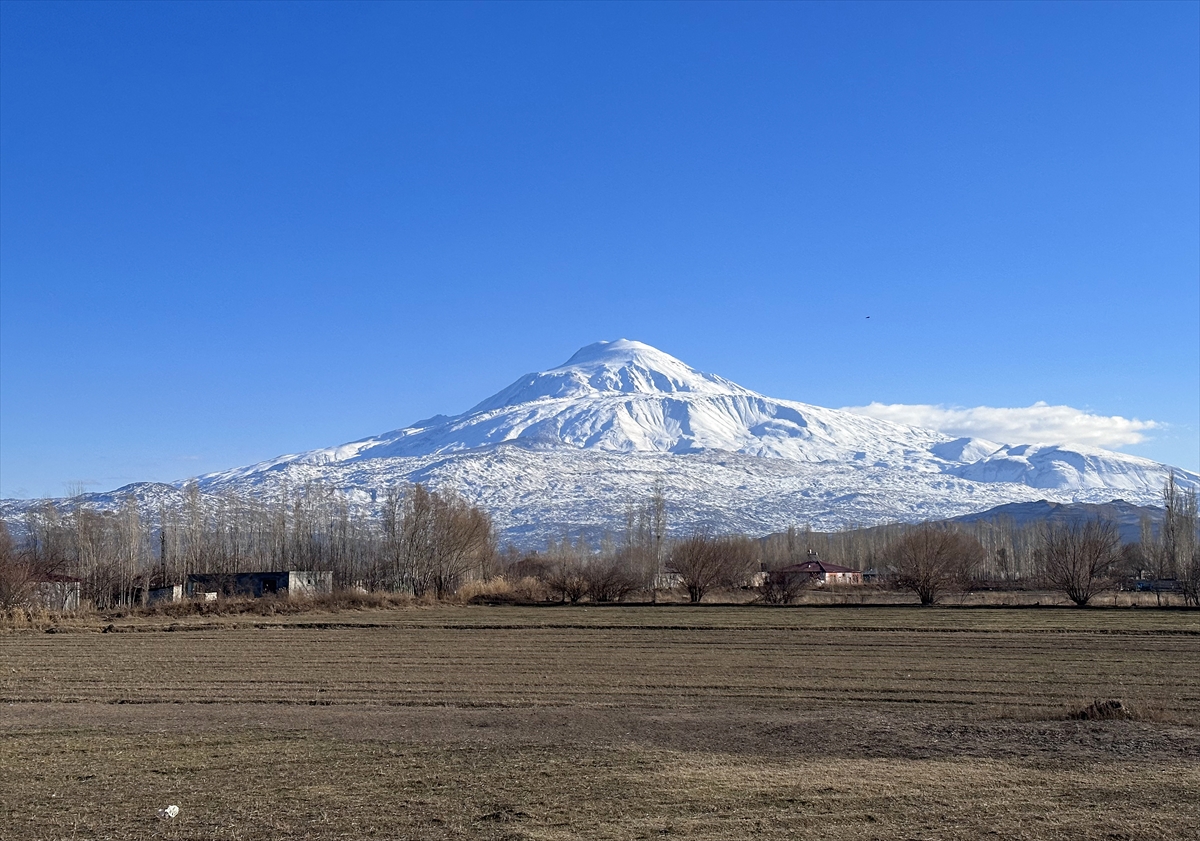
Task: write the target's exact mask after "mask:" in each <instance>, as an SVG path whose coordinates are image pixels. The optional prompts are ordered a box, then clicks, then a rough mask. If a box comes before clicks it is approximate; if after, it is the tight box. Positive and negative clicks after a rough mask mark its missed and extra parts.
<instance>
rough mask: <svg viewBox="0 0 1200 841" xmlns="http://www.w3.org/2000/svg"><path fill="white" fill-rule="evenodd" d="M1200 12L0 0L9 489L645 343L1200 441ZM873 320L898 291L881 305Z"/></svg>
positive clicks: (726, 364)
mask: <svg viewBox="0 0 1200 841" xmlns="http://www.w3.org/2000/svg"><path fill="white" fill-rule="evenodd" d="M1198 277H1200V5H1198V4H1197V3H1183V2H1180V3H1162V4H1156V3H1150V2H1138V3H1127V4H1108V3H1057V4H1038V3H1019V4H1011V5H1010V4H1001V3H985V4H970V3H939V4H930V5H925V4H913V5H905V4H900V3H878V4H864V5H856V4H851V3H837V4H820V3H797V4H761V5H759V4H753V3H736V4H720V3H685V4H671V3H658V4H629V3H625V4H620V3H601V4H585V3H570V4H550V3H535V4H501V3H489V4H478V5H477V4H467V3H447V4H433V5H422V4H413V3H405V4H395V5H388V4H382V3H364V4H352V3H337V4H321V3H297V4H282V3H281V4H273V3H265V2H259V3H246V4H238V3H196V4H189V3H133V4H107V3H66V4H57V3H48V2H38V3H15V2H3V3H2V5H0V495H3V496H42V495H61V494H62V493H63V492H64V490H65V489H66V487H67V485H68V483H72V482H85V483H89V485H90V487H92V488H93V489H97V490H100V489H108V488H112V487H116V486H118V485H120V484H124V483H126V482H130V481H135V480H143V479H146V480H148V479H157V480H174V479H180V478H184V477H187V476H190V475H194V474H198V473H202V472H206V471H211V470H217V469H224V468H229V467H233V466H236V465H240V464H245V463H249V462H253V461H257V460H260V459H264V458H268V457H271V456H275V455H278V454H280V453H285V452H297V451H301V450H305V449H310V448H314V447H319V446H326V445H332V444H336V443H340V442H343V441H348V440H352V439H355V438H360V437H363V436H367V435H371V434H375V433H379V432H383V431H385V430H388V429H394V428H397V427H400V426H404V425H406V424H408V423H409V422H411V421H413V420H416V419H418V418H422V417H425V416H428V415H432V414H435V413H439V412H442V413H447V414H450V413H456V412H459V411H462V410H464V409H466V408H468V407H469V406H470V405H472V404H474V403H475V402H477V401H478V400H480V399H482V398H483V397H485V396H487V395H489V394H491V393H492V392H494V391H497V390H499V389H500V388H501V387H503V386H504V385H506V384H507V383H508V382H510V381H511V380H513V379H515V378H516V377H517V376H518V375H520V374H522V373H524V372H526V371H531V370H540V369H544V368H547V367H551V366H553V365H556V364H559V363H561V362H562V361H564V360H565V359H566V358H567V357H568V356H570V355H571V353H572V352H574V351H575V350H576V349H577V348H578V347H579V346H581V345H584V344H588V343H591V342H594V341H597V340H599V339H613V338H618V337H622V336H624V337H628V338H633V339H639V340H641V341H645V342H648V343H650V344H653V345H655V346H657V347H660V348H662V349H663V350H666V351H667V352H669V353H672V354H674V355H675V356H678V357H680V358H681V359H683V360H685V361H686V362H688V363H689V364H692V365H693V366H695V367H698V368H700V369H702V370H707V371H712V372H715V373H719V374H721V375H723V376H726V377H729V378H731V379H733V380H736V381H738V382H740V383H742V384H743V385H746V386H748V387H751V388H754V389H756V390H758V391H761V392H764V393H767V394H770V395H772V396H775V397H783V398H789V399H794V400H801V401H805V402H809V403H816V404H819V405H824V406H834V407H836V406H846V405H861V404H864V403H868V402H871V401H881V402H885V403H912V404H926V403H928V404H945V405H947V406H963V407H975V406H994V407H1021V406H1029V405H1030V404H1032V403H1033V402H1035V401H1039V400H1044V401H1048V402H1050V403H1052V404H1063V405H1069V406H1074V407H1077V408H1080V409H1085V410H1087V411H1089V412H1093V413H1098V414H1102V415H1120V416H1124V417H1129V418H1133V417H1136V418H1140V419H1143V420H1144V419H1152V420H1155V421H1158V422H1160V423H1163V424H1167V425H1168V426H1165V427H1163V428H1161V429H1159V430H1155V431H1154V433H1153V434H1152V436H1151V440H1149V441H1148V442H1146V443H1143V444H1139V445H1135V446H1132V447H1128V448H1126V450H1127V451H1128V452H1134V453H1138V454H1141V455H1146V456H1149V457H1152V458H1157V459H1159V460H1163V461H1168V462H1170V463H1173V464H1176V465H1179V466H1182V467H1186V468H1189V469H1193V470H1195V469H1197V468H1198V467H1200V452H1198V450H1200V443H1198V441H1200V438H1198V435H1200V432H1198V427H1200V280H1198ZM868 315H869V316H870V319H869V320H868V319H867V318H866V316H868Z"/></svg>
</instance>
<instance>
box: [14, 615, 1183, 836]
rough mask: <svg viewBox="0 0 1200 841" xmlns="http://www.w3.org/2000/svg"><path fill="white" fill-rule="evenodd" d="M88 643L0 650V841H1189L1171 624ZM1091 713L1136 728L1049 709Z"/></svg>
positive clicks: (292, 628) (1065, 621) (180, 630)
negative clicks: (1099, 704) (1095, 703)
mask: <svg viewBox="0 0 1200 841" xmlns="http://www.w3.org/2000/svg"><path fill="white" fill-rule="evenodd" d="M101 629H102V628H101V625H99V624H96V623H94V622H93V623H88V622H86V621H79V622H76V623H74V624H72V623H63V625H62V626H61V628H60V630H61V632H60V633H54V634H48V633H44V632H42V631H37V630H23V631H8V632H0V839H5V841H7V839H13V840H14V841H16V839H21V841H25V839H62V838H71V839H104V838H113V839H126V838H138V839H140V838H173V839H259V838H262V839H308V838H311V839H357V838H377V839H384V838H387V839H392V838H397V839H400V838H411V839H469V838H488V839H635V838H663V837H675V838H696V839H738V838H747V839H749V838H765V839H783V838H813V839H817V838H820V839H831V841H842V839H975V838H1004V839H1042V838H1051V839H1053V838H1061V839H1143V838H1146V839H1156V838H1157V839H1175V838H1178V839H1194V838H1196V837H1198V836H1200V797H1198V795H1197V792H1200V614H1197V613H1195V612H1190V613H1189V612H1183V611H1146V610H1086V611H1079V610H1060V609H1013V610H999V609H974V608H944V609H928V610H925V609H919V608H903V607H871V608H834V607H829V608H820V607H803V608H790V609H787V608H785V609H771V608H746V607H727V608H721V607H702V608H688V607H682V606H680V607H658V608H627V607H604V608H596V607H591V608H585V607H575V608H565V607H549V608H507V607H495V608H488V607H441V608H408V609H402V610H390V611H376V612H343V613H331V614H296V615H291V616H282V617H251V616H245V615H243V616H238V617H233V618H220V617H216V618H214V617H188V618H185V619H170V618H164V617H150V618H140V619H139V618H130V619H124V620H117V621H115V622H113V624H112V626H111V627H110V628H109V632H107V633H101V632H100V631H101ZM1097 698H1121V699H1123V700H1124V701H1125V702H1126V704H1127V705H1128V706H1129V707H1130V708H1131V709H1132V710H1133V711H1134V713H1135V716H1136V717H1135V718H1134V719H1133V720H1112V721H1087V720H1070V719H1068V717H1067V716H1068V713H1070V712H1071V711H1072V710H1076V709H1079V708H1081V707H1083V706H1084V705H1086V704H1087V703H1089V702H1091V701H1092V700H1094V699H1097ZM170 803H175V804H178V805H179V806H180V809H181V812H180V815H179V816H178V817H177V818H175V819H174V820H171V821H160V820H158V819H157V818H156V817H155V810H156V809H157V808H159V807H161V806H165V805H167V804H170Z"/></svg>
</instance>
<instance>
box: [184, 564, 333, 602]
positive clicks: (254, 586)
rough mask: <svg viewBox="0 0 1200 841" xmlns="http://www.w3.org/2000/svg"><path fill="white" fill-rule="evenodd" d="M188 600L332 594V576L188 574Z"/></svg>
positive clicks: (298, 573) (292, 572)
mask: <svg viewBox="0 0 1200 841" xmlns="http://www.w3.org/2000/svg"><path fill="white" fill-rule="evenodd" d="M183 591H184V593H185V594H186V596H187V597H188V598H191V599H195V598H206V597H215V596H217V595H222V596H250V597H253V598H256V599H257V598H262V597H263V596H273V595H280V596H286V597H288V598H294V597H303V596H317V595H322V594H324V593H331V592H333V573H332V572H314V571H312V570H288V571H283V572H237V573H232V574H229V575H217V574H197V575H189V576H188V577H187V582H186V583H185V584H184V585H183Z"/></svg>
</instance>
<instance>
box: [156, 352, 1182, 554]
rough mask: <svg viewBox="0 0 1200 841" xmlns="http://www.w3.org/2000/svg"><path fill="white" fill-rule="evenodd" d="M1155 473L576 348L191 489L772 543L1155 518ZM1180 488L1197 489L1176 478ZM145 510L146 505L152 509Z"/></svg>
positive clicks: (665, 359)
mask: <svg viewBox="0 0 1200 841" xmlns="http://www.w3.org/2000/svg"><path fill="white" fill-rule="evenodd" d="M1167 470H1168V468H1167V467H1165V466H1164V465H1161V464H1158V463H1156V462H1152V461H1149V460H1146V459H1142V458H1137V457H1135V456H1129V455H1125V454H1122V453H1115V452H1109V451H1106V450H1098V449H1087V448H1067V447H1062V446H1051V445H1039V444H1022V445H1006V444H1000V443H996V442H992V441H986V440H983V439H978V438H957V439H956V438H952V437H950V436H948V435H944V434H942V433H939V432H936V431H934V430H929V429H921V428H917V427H910V426H902V425H899V424H895V423H891V422H889V421H884V420H878V419H875V418H868V417H864V416H860V415H856V414H852V413H849V412H844V411H838V410H835V409H825V408H822V407H819V406H810V405H807V404H804V403H797V402H793V401H788V400H777V399H773V398H769V397H765V396H763V395H761V394H758V393H756V392H753V391H751V390H749V389H746V388H743V387H742V386H739V385H737V384H736V383H733V382H730V381H729V380H726V379H723V378H721V377H718V376H714V375H712V374H705V373H701V372H699V371H696V370H694V369H692V368H690V367H689V366H687V365H686V364H684V363H683V362H681V361H680V360H678V359H676V358H674V357H672V356H670V355H668V354H666V353H663V352H662V351H660V350H657V349H655V348H653V347H650V346H649V345H645V344H642V343H640V342H633V341H627V340H624V339H622V340H620V341H615V342H598V343H596V344H593V345H589V346H587V347H585V348H583V349H582V350H580V351H579V352H578V353H576V354H575V355H574V356H572V357H571V358H570V359H569V360H567V362H566V363H564V364H563V365H561V366H559V367H557V368H552V369H550V370H548V371H543V372H541V373H534V374H528V375H526V376H523V377H521V378H519V379H518V380H517V381H516V382H514V383H513V384H512V385H510V386H508V387H507V388H505V389H503V390H502V391H500V392H498V393H497V394H495V395H493V396H492V397H489V398H488V399H486V400H484V401H482V402H480V403H479V404H477V405H476V406H475V407H473V408H472V409H470V410H468V411H467V412H464V413H463V414H461V415H457V416H454V417H447V416H438V417H434V418H430V419H428V420H425V421H421V422H418V423H416V424H413V425H412V426H408V427H405V428H403V429H398V430H395V431H393V432H389V433H385V434H383V435H380V436H376V437H373V438H366V439H363V440H361V441H355V442H352V443H349V444H343V445H341V446H338V447H330V448H327V449H321V450H314V451H312V452H308V453H301V454H298V455H288V456H282V457H279V458H276V459H272V460H270V461H265V462H261V463H259V464H254V465H250V466H248V467H242V468H238V469H235V470H229V471H224V472H221V473H214V474H210V475H207V476H203V477H201V478H200V484H201V487H202V488H203V489H206V490H212V491H221V490H226V489H229V490H240V491H248V490H249V491H253V492H255V493H260V494H265V495H271V494H274V493H277V492H279V490H280V489H281V488H283V487H285V486H290V487H296V486H297V485H302V484H305V483H307V482H320V483H325V484H333V485H335V486H337V487H339V488H341V489H343V490H344V491H345V492H346V493H347V494H348V495H349V496H350V497H351V498H352V499H354V500H356V501H357V502H359V503H361V504H362V505H364V506H370V505H371V502H372V500H373V499H375V498H377V496H378V494H379V492H380V491H381V490H382V489H383V488H385V487H387V486H389V485H393V484H396V483H402V482H417V481H420V482H427V483H430V484H433V485H437V486H446V487H453V488H455V489H457V490H458V491H460V492H461V493H463V494H464V495H465V496H467V497H468V498H469V499H471V500H473V501H475V502H477V503H479V504H481V505H483V506H485V507H487V508H488V509H489V510H490V511H491V512H492V514H493V515H494V517H495V518H496V520H497V523H498V525H499V526H500V527H501V528H502V529H503V530H504V531H505V533H506V534H507V535H508V536H509V537H510V538H514V539H517V540H520V541H521V542H524V543H531V544H536V543H537V542H539V541H541V540H544V539H545V538H546V537H548V536H552V535H556V534H561V533H562V532H563V531H564V530H571V531H574V530H578V529H586V530H588V531H592V532H600V531H603V530H604V529H606V528H612V529H616V528H619V526H620V524H621V522H622V521H623V516H624V511H625V509H626V507H627V506H628V505H630V504H632V503H635V502H638V501H640V500H642V499H644V498H645V497H646V496H648V495H649V493H650V492H651V489H652V488H653V486H654V484H655V483H656V482H661V483H662V485H663V487H664V489H665V491H666V495H667V498H668V502H669V510H670V512H671V515H672V519H673V522H674V524H675V526H676V528H679V529H687V528H691V527H694V526H699V525H708V526H711V527H713V528H717V529H721V530H738V531H745V532H750V533H767V532H770V531H775V530H779V529H781V528H786V527H787V526H788V525H793V524H800V523H811V524H812V525H813V526H814V527H818V528H836V527H839V526H842V525H852V524H857V525H867V524H872V523H877V522H881V521H887V520H918V519H929V518H941V517H952V516H957V515H961V514H967V513H971V512H974V511H982V510H985V509H987V508H991V507H993V506H996V505H1002V504H1005V503H1013V502H1030V501H1035V500H1039V499H1049V500H1051V501H1055V502H1106V501H1109V500H1111V499H1113V498H1115V497H1122V498H1124V499H1126V500H1130V501H1132V502H1135V503H1138V504H1152V503H1154V502H1156V501H1157V498H1158V494H1159V492H1160V489H1161V488H1162V485H1163V481H1164V478H1165V475H1166V471H1167ZM1177 476H1178V477H1179V478H1180V480H1181V481H1182V482H1183V483H1184V484H1185V485H1191V486H1196V485H1200V477H1197V476H1196V475H1195V474H1191V473H1185V472H1182V471H1177ZM155 492H156V493H158V491H155Z"/></svg>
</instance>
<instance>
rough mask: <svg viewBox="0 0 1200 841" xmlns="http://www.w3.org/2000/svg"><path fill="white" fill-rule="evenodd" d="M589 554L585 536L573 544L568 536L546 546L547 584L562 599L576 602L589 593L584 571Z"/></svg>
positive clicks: (572, 602)
mask: <svg viewBox="0 0 1200 841" xmlns="http://www.w3.org/2000/svg"><path fill="white" fill-rule="evenodd" d="M587 554H589V553H588V549H587V544H586V543H585V542H584V539H583V536H582V535H580V537H579V540H578V541H577V542H576V543H575V544H574V545H572V543H571V540H570V538H569V537H567V536H565V535H564V536H563V539H562V540H561V541H560V542H559V543H557V544H556V543H554V541H551V542H550V545H549V546H548V547H546V560H545V563H546V574H545V575H546V577H545V579H544V580H545V583H546V586H547V587H548V588H549V589H550V592H551V593H553V594H554V595H556V596H558V597H559V599H560V600H561V601H564V602H570V603H571V604H576V603H577V602H578V601H579V600H580V599H582V598H583V597H584V595H586V594H587V590H588V580H587V575H586V574H585V571H584V565H585V556H586V555H587Z"/></svg>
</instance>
